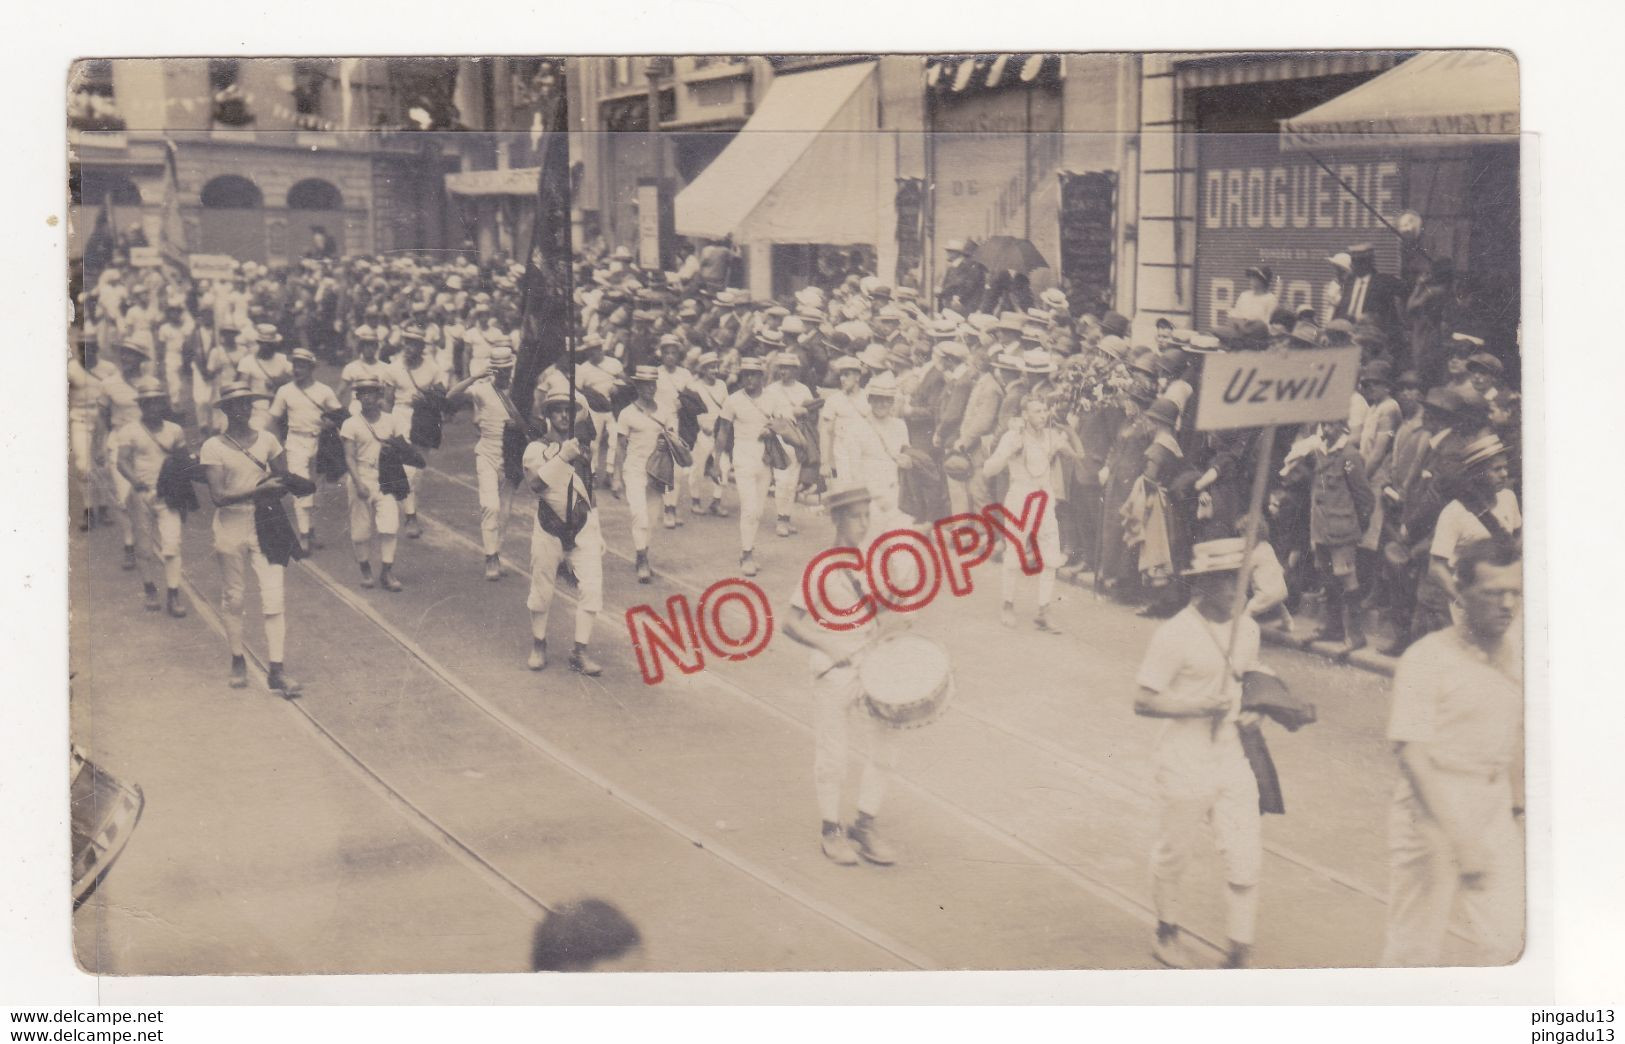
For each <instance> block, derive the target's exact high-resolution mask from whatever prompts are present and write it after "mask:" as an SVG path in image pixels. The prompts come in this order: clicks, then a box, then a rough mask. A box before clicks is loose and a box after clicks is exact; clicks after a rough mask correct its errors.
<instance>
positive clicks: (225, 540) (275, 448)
mask: <svg viewBox="0 0 1625 1044" xmlns="http://www.w3.org/2000/svg"><path fill="white" fill-rule="evenodd" d="M239 447H240V448H239ZM244 450H246V451H247V453H249V454H253V456H254V457H255V458H256V460H257V461H258V463H256V462H255V460H250V459H249V458H248V456H247V455H245V453H244V452H243V451H244ZM281 453H282V443H280V442H278V441H277V437H276V436H275V435H272V434H271V433H270V432H268V431H260V432H256V433H255V436H254V441H253V442H252V443H250V444H247V445H243V444H238V445H233V444H232V442H231V441H230V440H228V439H227V437H226V436H225V435H216V436H214V437H213V438H211V439H209V440H208V441H206V442H204V443H203V448H202V449H200V450H198V454H197V457H198V463H200V464H202V465H204V466H205V467H210V466H213V467H220V468H224V469H225V475H226V482H225V486H226V488H225V492H226V495H227V496H239V495H241V494H243V493H247V492H250V491H251V490H253V488H254V487H255V486H257V485H259V483H260V480H261V479H262V478H264V477H265V476H266V475H268V474H270V473H271V461H272V459H273V458H275V457H277V456H278V455H280V454H281ZM261 465H263V467H262V466H261ZM254 535H255V533H254V502H253V501H252V500H245V501H243V502H242V503H240V504H228V505H226V506H225V507H217V508H215V510H214V538H215V544H216V546H220V547H230V546H233V545H234V544H236V543H237V542H239V541H244V540H247V539H249V538H251V537H253V536H254Z"/></svg>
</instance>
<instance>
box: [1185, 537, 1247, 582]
mask: <svg viewBox="0 0 1625 1044" xmlns="http://www.w3.org/2000/svg"><path fill="white" fill-rule="evenodd" d="M1246 555H1247V543H1246V541H1245V540H1243V539H1242V538H1241V537H1224V538H1222V539H1219V540H1204V541H1202V542H1201V543H1198V544H1196V545H1194V546H1193V547H1192V548H1191V564H1190V568H1189V569H1186V570H1185V575H1186V576H1199V575H1201V574H1203V573H1235V572H1240V570H1241V567H1242V565H1243V564H1244V563H1245V562H1246Z"/></svg>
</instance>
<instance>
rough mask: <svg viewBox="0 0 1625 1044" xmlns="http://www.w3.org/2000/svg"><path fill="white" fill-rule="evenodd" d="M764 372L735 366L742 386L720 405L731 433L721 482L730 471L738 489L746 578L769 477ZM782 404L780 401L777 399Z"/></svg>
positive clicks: (769, 402)
mask: <svg viewBox="0 0 1625 1044" xmlns="http://www.w3.org/2000/svg"><path fill="white" fill-rule="evenodd" d="M764 377H765V372H764V369H763V367H762V361H761V360H760V359H755V358H751V359H744V360H741V361H740V363H739V379H740V382H741V384H742V387H741V388H740V389H739V390H738V391H736V392H734V393H733V394H732V395H730V396H728V401H727V402H725V403H723V404H722V416H721V418H720V419H719V423H720V422H725V423H727V424H728V425H729V427H730V428H731V430H732V442H731V444H730V449H729V452H728V455H727V456H726V457H725V458H724V463H725V464H726V467H725V468H724V469H723V471H724V473H723V481H725V482H726V481H727V475H728V473H729V472H732V474H733V476H734V481H735V482H736V483H737V484H738V486H739V568H740V571H741V572H743V573H744V574H745V575H746V576H755V575H756V572H757V565H756V558H755V554H754V552H755V548H756V531H757V530H758V529H759V528H760V527H761V524H762V511H763V509H764V508H766V507H767V486H768V482H769V480H770V479H771V478H772V477H773V472H772V471H771V470H769V469H768V466H767V464H766V462H765V461H764V460H763V459H762V442H761V436H762V432H764V431H766V430H767V425H768V422H769V421H770V420H771V419H772V418H773V416H774V414H773V413H772V412H771V411H772V410H773V409H775V401H776V400H775V398H774V397H770V396H769V395H768V394H767V393H766V391H764V390H763V388H762V382H763V379H764ZM777 401H778V402H779V403H780V404H781V405H782V399H780V400H777Z"/></svg>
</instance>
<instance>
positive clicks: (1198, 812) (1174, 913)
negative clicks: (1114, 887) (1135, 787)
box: [1151, 743, 1264, 944]
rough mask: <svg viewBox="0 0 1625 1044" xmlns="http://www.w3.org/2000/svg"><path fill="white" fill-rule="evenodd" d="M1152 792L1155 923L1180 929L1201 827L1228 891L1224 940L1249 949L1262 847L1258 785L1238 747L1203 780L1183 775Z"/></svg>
mask: <svg viewBox="0 0 1625 1044" xmlns="http://www.w3.org/2000/svg"><path fill="white" fill-rule="evenodd" d="M1157 790H1158V804H1159V806H1160V807H1159V815H1158V820H1157V841H1156V844H1155V846H1154V847H1153V848H1152V851H1151V900H1152V905H1153V906H1154V907H1155V908H1156V912H1157V920H1159V921H1162V922H1164V923H1167V924H1182V923H1184V922H1183V920H1182V919H1181V918H1182V914H1183V911H1184V903H1183V901H1182V895H1181V893H1182V884H1183V881H1184V877H1185V870H1186V868H1187V867H1188V866H1189V864H1190V858H1191V854H1192V853H1193V852H1194V851H1195V848H1196V846H1197V844H1198V843H1200V841H1201V840H1202V837H1203V835H1204V834H1205V833H1206V831H1205V830H1204V829H1203V828H1204V826H1208V825H1210V826H1211V827H1212V829H1213V839H1214V841H1215V843H1216V844H1217V847H1218V850H1219V858H1220V861H1221V862H1222V863H1223V864H1224V872H1225V881H1226V883H1227V884H1228V885H1229V886H1230V887H1229V888H1228V889H1227V890H1226V894H1225V922H1226V924H1225V927H1226V932H1227V935H1228V937H1229V938H1230V939H1231V940H1232V941H1234V942H1239V943H1249V944H1250V943H1251V942H1252V941H1253V929H1254V925H1255V922H1256V921H1257V917H1258V894H1257V886H1258V877H1259V870H1260V867H1261V864H1262V862H1263V853H1264V844H1263V833H1262V829H1261V823H1260V816H1259V812H1258V781H1257V780H1256V779H1255V778H1254V777H1253V772H1252V769H1251V768H1249V767H1248V765H1247V759H1246V757H1245V756H1244V755H1243V754H1242V753H1241V747H1240V745H1239V743H1238V744H1237V745H1236V747H1235V749H1234V751H1233V752H1230V753H1228V754H1227V755H1225V756H1224V757H1222V758H1221V759H1220V761H1219V764H1218V767H1217V769H1216V770H1215V771H1213V772H1212V773H1211V774H1209V775H1208V776H1207V777H1206V778H1204V779H1201V780H1199V781H1193V780H1192V779H1191V778H1190V777H1189V776H1187V775H1184V774H1183V773H1182V774H1181V778H1180V780H1179V781H1178V783H1177V784H1171V783H1170V782H1169V781H1168V780H1167V779H1165V778H1159V779H1158V786H1157Z"/></svg>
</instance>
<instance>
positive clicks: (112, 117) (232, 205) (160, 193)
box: [69, 59, 458, 264]
mask: <svg viewBox="0 0 1625 1044" xmlns="http://www.w3.org/2000/svg"><path fill="white" fill-rule="evenodd" d="M457 72H458V70H457V68H456V63H454V62H453V63H442V62H440V61H439V60H399V59H319V60H318V59H309V60H288V59H264V60H237V59H169V60H157V59H150V60H149V59H120V60H116V61H114V60H91V61H83V62H80V63H78V65H76V67H75V69H74V77H73V81H72V83H71V86H70V115H69V150H70V151H69V192H70V201H69V202H70V208H69V214H70V222H71V233H72V240H71V243H72V247H71V250H72V254H73V256H79V254H81V253H82V252H83V247H84V243H85V240H86V238H87V237H88V236H90V234H91V233H92V231H93V229H94V227H95V223H96V218H97V216H98V214H99V213H100V211H101V210H102V209H103V208H104V207H106V206H108V205H109V204H110V205H111V208H112V213H113V216H114V221H115V225H116V227H117V230H118V231H119V232H120V233H121V234H124V235H126V236H128V237H131V238H135V237H137V236H139V237H141V238H145V239H146V240H147V241H148V242H150V243H153V244H156V242H157V237H158V227H159V224H160V213H161V210H162V208H163V205H164V199H165V193H166V185H167V182H168V175H167V158H166V149H167V146H166V141H167V142H172V143H173V144H174V145H175V154H176V175H177V185H178V189H179V193H178V195H179V209H180V212H181V217H182V223H183V226H184V228H185V235H186V243H185V244H184V247H185V249H186V250H187V251H189V252H192V253H202V254H229V255H231V256H233V257H236V258H238V259H242V260H253V261H258V262H262V263H270V264H278V263H286V262H289V261H292V260H296V259H297V258H299V257H300V256H301V255H302V254H303V253H304V252H305V251H306V250H307V249H309V248H310V246H311V242H312V236H313V229H316V228H320V229H322V230H323V231H325V232H326V233H327V234H328V236H329V237H330V239H331V240H332V242H333V244H334V246H335V247H336V248H337V250H338V251H339V252H381V251H389V250H403V249H413V250H417V249H436V248H441V247H444V246H446V245H447V243H448V240H451V239H455V238H457V237H458V233H457V230H456V229H454V228H452V227H450V215H449V214H448V212H447V208H446V206H445V202H444V192H443V189H442V178H443V175H444V173H445V171H446V170H447V169H455V163H456V158H455V151H454V150H451V149H448V148H447V147H446V146H447V138H448V135H446V134H444V133H439V131H446V130H450V129H451V128H452V127H453V126H455V125H456V114H455V109H454V107H453V102H452V89H451V88H452V85H453V84H454V83H455V81H456V78H457ZM137 229H139V233H138V232H137V231H136V230H137Z"/></svg>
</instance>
